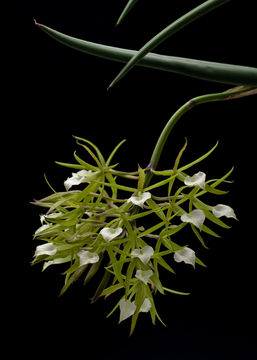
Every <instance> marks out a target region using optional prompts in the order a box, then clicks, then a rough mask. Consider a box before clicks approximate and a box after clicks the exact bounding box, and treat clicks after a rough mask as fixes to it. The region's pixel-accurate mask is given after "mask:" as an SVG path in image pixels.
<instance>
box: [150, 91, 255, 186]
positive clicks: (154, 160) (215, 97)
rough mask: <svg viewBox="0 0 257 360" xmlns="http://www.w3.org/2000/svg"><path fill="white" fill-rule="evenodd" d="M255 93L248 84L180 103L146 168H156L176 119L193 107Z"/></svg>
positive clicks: (151, 174) (163, 131) (162, 133)
mask: <svg viewBox="0 0 257 360" xmlns="http://www.w3.org/2000/svg"><path fill="white" fill-rule="evenodd" d="M254 94H257V88H254V87H250V86H242V87H236V88H233V89H229V90H227V91H224V92H221V93H213V94H206V95H201V96H197V97H195V98H193V99H191V100H189V101H187V102H186V103H185V104H184V105H182V106H181V107H180V108H179V109H178V110H177V111H176V112H175V113H174V114H173V115H172V117H171V118H170V120H169V121H168V122H167V124H166V125H165V127H164V129H163V130H162V132H161V135H160V137H159V138H158V140H157V143H156V145H155V148H154V150H153V153H152V157H151V160H150V163H149V165H148V166H147V169H150V170H156V168H157V165H158V162H159V159H160V156H161V153H162V151H163V147H164V145H165V143H166V141H167V139H168V137H169V135H170V133H171V131H172V129H173V128H174V126H175V125H176V123H177V122H178V120H179V119H180V118H181V117H182V116H183V115H184V114H185V113H187V112H188V111H189V110H191V109H192V108H193V107H195V106H197V105H200V104H204V103H208V102H214V101H222V100H232V99H237V98H238V97H242V96H249V95H254ZM152 176H153V173H152V172H151V171H148V172H147V174H146V178H145V187H147V186H148V185H149V183H150V181H151V178H152Z"/></svg>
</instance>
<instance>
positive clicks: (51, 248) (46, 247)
mask: <svg viewBox="0 0 257 360" xmlns="http://www.w3.org/2000/svg"><path fill="white" fill-rule="evenodd" d="M56 252H57V248H56V246H55V245H54V244H52V243H46V244H43V245H39V246H37V247H36V251H35V257H38V256H40V255H55V254H56Z"/></svg>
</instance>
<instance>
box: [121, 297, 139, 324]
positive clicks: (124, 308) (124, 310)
mask: <svg viewBox="0 0 257 360" xmlns="http://www.w3.org/2000/svg"><path fill="white" fill-rule="evenodd" d="M136 308H137V307H136V305H135V304H134V302H133V303H132V302H131V301H129V300H125V299H122V300H121V301H120V321H119V322H121V321H123V320H126V319H127V318H129V317H130V316H132V315H134V313H135V311H136Z"/></svg>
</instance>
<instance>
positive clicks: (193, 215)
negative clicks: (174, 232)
mask: <svg viewBox="0 0 257 360" xmlns="http://www.w3.org/2000/svg"><path fill="white" fill-rule="evenodd" d="M180 219H181V221H183V222H188V223H191V224H193V225H195V226H196V227H198V228H199V229H201V228H202V226H203V223H204V220H205V215H204V212H203V211H202V210H199V209H195V210H193V211H191V212H190V213H188V214H187V213H185V214H183V215H182V216H181V217H180Z"/></svg>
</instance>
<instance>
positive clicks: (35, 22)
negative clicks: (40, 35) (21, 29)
mask: <svg viewBox="0 0 257 360" xmlns="http://www.w3.org/2000/svg"><path fill="white" fill-rule="evenodd" d="M33 21H34V24H35V25H36V26H38V27H41V26H42V24H39V23H38V22H37V20H36V19H33Z"/></svg>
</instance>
